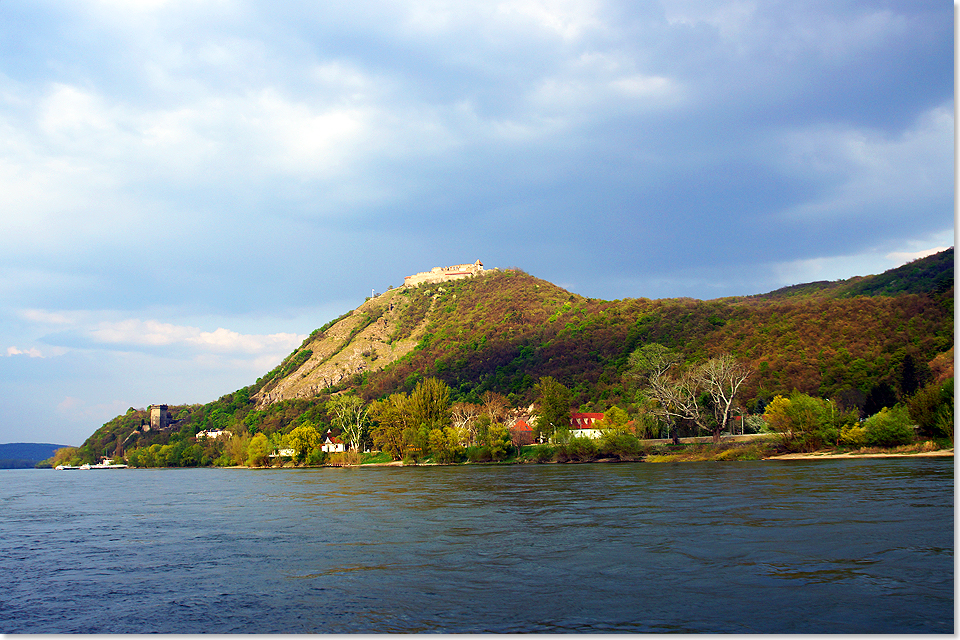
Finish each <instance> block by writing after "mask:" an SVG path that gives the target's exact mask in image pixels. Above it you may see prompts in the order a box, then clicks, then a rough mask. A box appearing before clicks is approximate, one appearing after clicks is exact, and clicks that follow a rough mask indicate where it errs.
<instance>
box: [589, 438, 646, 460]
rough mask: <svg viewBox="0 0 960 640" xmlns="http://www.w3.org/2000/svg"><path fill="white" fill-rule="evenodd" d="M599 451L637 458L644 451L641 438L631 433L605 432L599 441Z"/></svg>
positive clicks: (605, 453) (620, 456) (621, 456)
mask: <svg viewBox="0 0 960 640" xmlns="http://www.w3.org/2000/svg"><path fill="white" fill-rule="evenodd" d="M598 449H599V452H600V453H602V454H604V455H611V456H618V457H619V458H621V459H623V458H635V457H637V456H639V455H640V453H641V452H642V451H643V446H642V445H641V444H640V440H639V438H637V437H636V436H635V435H633V434H631V433H612V432H608V433H604V434H603V435H602V436H600V441H599V442H598Z"/></svg>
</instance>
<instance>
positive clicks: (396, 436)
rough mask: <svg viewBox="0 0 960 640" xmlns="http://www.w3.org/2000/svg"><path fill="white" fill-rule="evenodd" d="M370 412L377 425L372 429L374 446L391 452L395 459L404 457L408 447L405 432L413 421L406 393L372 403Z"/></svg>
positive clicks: (392, 395)
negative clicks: (408, 408)
mask: <svg viewBox="0 0 960 640" xmlns="http://www.w3.org/2000/svg"><path fill="white" fill-rule="evenodd" d="M369 414H370V418H371V420H373V422H374V425H375V426H374V427H373V429H372V430H371V436H372V438H373V445H374V447H377V448H379V449H380V450H381V451H384V452H386V453H388V454H390V456H391V457H392V458H393V459H394V460H399V459H400V458H402V457H403V453H404V451H405V449H406V442H405V441H404V437H403V434H404V432H405V431H406V430H407V428H408V427H409V425H410V421H411V417H410V412H409V411H408V410H407V396H406V394H404V393H394V394H391V395H390V396H388V397H387V398H384V399H383V400H378V401H376V402H374V403H372V404H371V405H370V409H369Z"/></svg>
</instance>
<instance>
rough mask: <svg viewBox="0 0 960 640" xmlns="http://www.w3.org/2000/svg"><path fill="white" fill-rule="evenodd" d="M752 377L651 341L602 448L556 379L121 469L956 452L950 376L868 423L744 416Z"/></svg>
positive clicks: (337, 414)
mask: <svg viewBox="0 0 960 640" xmlns="http://www.w3.org/2000/svg"><path fill="white" fill-rule="evenodd" d="M749 376H750V370H749V368H748V367H746V366H745V365H744V363H742V362H738V361H736V360H735V359H734V358H732V356H730V355H729V354H722V355H721V356H718V357H717V358H713V359H710V360H708V361H705V362H702V363H696V364H693V363H687V362H685V361H683V360H682V359H681V358H680V355H679V353H678V352H676V351H675V350H671V349H669V348H667V347H665V346H663V345H659V344H648V345H644V346H643V347H641V348H638V349H637V350H635V351H634V352H633V353H631V355H630V357H629V368H628V370H627V372H626V373H625V376H624V377H625V380H624V384H625V385H627V386H629V387H631V388H632V389H634V390H635V397H636V398H637V400H638V401H637V402H636V403H633V404H628V405H625V406H624V407H619V406H610V407H606V408H604V411H603V413H604V414H605V415H604V418H603V419H602V420H600V421H598V422H597V423H596V424H595V425H594V426H595V428H597V429H598V430H599V431H600V437H599V438H596V439H587V438H584V437H575V433H576V431H575V430H573V429H571V424H570V415H571V410H572V409H574V408H575V407H573V406H572V405H571V402H572V399H573V397H574V394H573V392H572V390H571V389H569V388H567V387H566V386H564V385H563V384H561V383H560V382H558V381H557V380H555V379H554V378H551V377H543V378H541V379H540V380H538V381H537V383H536V384H535V386H534V388H535V393H536V400H535V405H534V407H535V410H534V412H533V414H532V415H529V414H523V412H521V411H518V410H517V408H515V407H512V406H511V405H510V402H509V400H508V399H507V398H506V397H505V396H503V395H502V394H498V393H496V392H485V393H484V395H483V397H482V399H481V402H479V403H470V402H463V401H453V400H452V399H451V398H452V394H451V388H450V387H449V386H448V385H447V384H446V383H444V382H443V381H441V380H439V379H437V378H428V379H426V380H423V381H421V382H419V383H418V384H417V385H416V386H415V387H414V389H413V390H412V391H411V392H410V393H409V394H408V393H405V392H397V393H393V394H390V395H389V396H387V397H385V398H382V399H379V400H375V401H372V402H365V401H364V400H362V399H361V398H360V397H359V396H357V395H355V394H341V395H337V396H335V397H332V398H330V399H329V400H327V401H326V402H325V403H324V405H323V407H322V408H321V407H315V408H314V410H313V413H312V415H313V416H314V417H315V418H317V419H316V420H315V419H313V418H310V417H306V413H302V414H300V416H298V418H297V419H295V420H294V421H292V422H291V425H292V426H291V427H290V428H289V429H287V430H276V431H272V432H270V433H266V432H263V431H259V430H258V428H257V427H256V426H253V425H251V424H248V423H246V422H243V421H241V422H238V423H236V424H234V425H232V427H231V428H228V433H227V434H224V435H222V436H220V437H218V438H204V437H201V438H199V439H197V438H194V437H190V435H189V430H188V429H187V428H186V427H184V428H183V429H182V430H181V431H179V432H176V433H174V434H172V435H171V437H170V441H169V442H168V443H166V444H159V443H154V444H152V445H149V446H144V447H139V448H134V449H132V450H130V451H128V452H126V461H127V463H128V464H130V465H132V466H143V467H153V466H156V467H162V466H208V465H218V466H233V465H247V466H267V465H276V464H285V463H293V464H300V465H303V464H305V465H320V464H327V463H331V462H332V463H336V464H358V463H360V462H361V461H362V459H363V457H362V456H363V454H364V453H367V454H370V453H371V452H379V453H380V454H381V456H382V457H381V458H380V460H381V461H386V460H403V461H404V462H405V463H421V462H424V461H431V462H437V463H459V462H465V461H470V462H487V461H504V460H508V459H511V458H514V459H520V460H530V461H536V462H543V461H566V460H593V459H597V458H610V457H613V458H617V459H620V460H636V459H639V458H640V457H642V456H643V455H644V454H645V453H646V452H647V450H648V449H649V447H648V446H646V445H644V443H643V441H644V440H646V439H650V438H658V437H668V438H673V440H674V443H675V444H679V438H680V437H686V436H691V435H703V434H712V435H713V436H714V441H715V442H719V439H720V435H721V434H722V433H733V432H737V431H739V432H742V433H758V432H760V433H763V432H769V433H771V434H774V437H773V438H772V440H771V442H773V443H774V446H775V447H776V448H777V449H778V450H780V451H811V450H816V449H820V448H823V447H851V448H858V447H864V446H877V447H893V446H899V445H905V444H910V443H913V442H916V441H920V440H930V441H931V443H935V442H937V441H940V442H942V443H943V445H944V446H951V443H952V438H953V379H952V378H950V379H948V380H945V381H942V382H930V383H928V384H926V385H924V386H923V387H920V388H918V389H916V390H915V393H914V394H913V395H911V396H909V397H907V398H904V399H903V401H895V402H893V403H892V404H891V405H889V406H882V407H880V408H879V409H878V411H877V412H876V413H875V414H873V415H870V416H868V417H867V418H866V419H861V417H860V413H859V412H858V411H857V410H856V409H851V408H844V407H842V406H840V405H839V404H838V403H836V402H835V401H834V400H829V399H822V398H816V397H813V396H810V395H807V394H804V393H802V392H800V391H794V392H793V393H791V394H789V396H776V397H775V398H774V399H773V400H772V401H771V402H770V403H769V404H767V405H766V406H765V407H764V410H763V413H762V414H760V415H753V416H749V419H748V415H747V414H746V412H745V410H744V409H743V407H742V405H741V402H740V399H739V397H738V396H739V392H740V389H741V388H743V385H744V382H745V381H746V380H747V379H748V378H749ZM320 416H324V418H321V417H320ZM520 416H523V417H525V418H526V419H527V420H529V422H530V424H532V425H533V430H532V433H530V434H527V433H525V432H523V431H521V430H519V429H518V428H517V423H518V422H520V421H519V419H518V418H519V417H520ZM738 418H739V423H738ZM738 427H739V429H738ZM530 436H532V438H531V437H530ZM331 441H332V442H342V443H343V445H344V446H345V449H346V450H345V451H344V452H343V453H334V454H330V453H328V452H324V451H322V450H321V446H322V444H323V443H324V442H327V443H330V442H331ZM524 445H531V446H528V447H524ZM937 446H939V445H937Z"/></svg>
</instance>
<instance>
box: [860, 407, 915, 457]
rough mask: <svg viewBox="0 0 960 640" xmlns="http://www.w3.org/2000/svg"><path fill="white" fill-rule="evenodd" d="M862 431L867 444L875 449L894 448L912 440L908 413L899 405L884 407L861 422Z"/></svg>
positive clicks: (912, 434) (912, 432) (912, 435)
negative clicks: (864, 433)
mask: <svg viewBox="0 0 960 640" xmlns="http://www.w3.org/2000/svg"><path fill="white" fill-rule="evenodd" d="M863 429H864V431H865V432H866V442H867V444H869V445H872V446H875V447H896V446H899V445H903V444H909V443H911V442H913V440H914V431H913V426H912V425H911V421H910V413H909V412H908V411H907V408H906V407H904V406H901V405H897V406H895V407H893V408H892V409H888V408H886V407H884V408H883V409H881V410H880V411H879V412H878V413H876V414H874V415H872V416H870V417H869V418H867V419H866V420H865V421H864V422H863Z"/></svg>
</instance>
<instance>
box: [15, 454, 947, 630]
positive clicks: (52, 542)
mask: <svg viewBox="0 0 960 640" xmlns="http://www.w3.org/2000/svg"><path fill="white" fill-rule="evenodd" d="M0 575H2V576H4V578H3V580H4V584H5V586H4V588H2V589H0V632H6V633H47V632H61V633H63V632H84V633H148V632H161V633H231V632H243V633H298V632H308V633H349V632H365V633H372V632H448V633H461V632H462V633H477V632H553V633H556V632H589V633H608V632H634V633H637V632H658V631H665V632H685V633H697V632H731V633H751V632H763V633H800V632H802V633H882V632H890V633H925V632H927V633H928V632H934V633H953V631H954V616H953V460H952V459H933V458H924V459H920V458H900V459H868V460H815V461H789V462H788V461H776V462H725V463H683V464H619V465H618V464H594V465H518V466H480V465H473V466H458V467H422V468H409V467H407V468H396V467H389V468H384V467H379V468H354V469H349V468H347V469H335V468H330V469H309V470H246V469H165V470H138V469H129V470H114V471H72V472H57V471H42V470H9V471H2V472H0Z"/></svg>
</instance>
